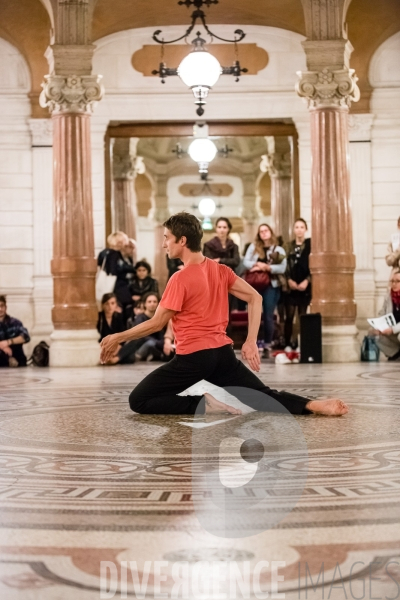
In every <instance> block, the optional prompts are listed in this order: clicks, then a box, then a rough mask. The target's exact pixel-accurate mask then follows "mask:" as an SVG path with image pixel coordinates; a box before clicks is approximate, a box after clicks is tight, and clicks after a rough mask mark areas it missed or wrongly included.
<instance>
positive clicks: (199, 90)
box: [152, 0, 247, 117]
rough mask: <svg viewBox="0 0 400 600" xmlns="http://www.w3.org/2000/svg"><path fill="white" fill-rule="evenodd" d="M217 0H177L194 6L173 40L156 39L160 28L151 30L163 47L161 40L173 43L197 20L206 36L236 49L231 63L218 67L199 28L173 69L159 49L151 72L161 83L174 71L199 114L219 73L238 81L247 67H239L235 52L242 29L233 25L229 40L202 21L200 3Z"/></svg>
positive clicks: (203, 18)
mask: <svg viewBox="0 0 400 600" xmlns="http://www.w3.org/2000/svg"><path fill="white" fill-rule="evenodd" d="M218 3H219V0H184V1H182V0H180V2H178V4H179V5H183V4H184V5H185V6H187V7H188V8H189V7H190V6H194V7H195V10H194V11H193V12H192V16H191V19H192V22H191V24H190V26H189V27H188V28H187V30H186V31H185V33H184V34H183V35H182V36H180V37H178V38H176V39H175V40H169V41H165V40H164V38H162V39H160V37H159V35H160V33H161V29H157V31H155V32H154V34H153V40H154V41H155V42H157V43H158V44H161V45H162V47H164V44H174V43H175V42H179V41H180V40H183V39H185V40H187V38H188V36H189V35H190V34H191V32H192V31H193V29H194V26H195V25H196V23H197V21H199V22H200V23H201V24H202V25H203V27H204V29H205V30H206V32H207V34H208V35H209V36H210V38H211V41H212V39H213V38H216V39H217V40H221V41H222V42H230V43H232V44H235V49H236V60H235V61H234V63H233V65H232V66H231V67H221V65H220V64H219V62H218V60H217V59H216V58H215V56H212V54H210V53H209V52H208V50H206V48H205V45H206V40H204V39H203V38H202V37H201V33H200V31H198V32H197V33H196V37H195V38H194V40H192V42H191V43H192V44H193V50H192V51H191V52H190V53H189V54H188V55H187V56H185V58H184V59H183V60H182V61H181V63H180V65H179V67H178V68H177V69H171V68H169V67H167V65H166V63H165V62H164V61H163V56H164V53H163V51H162V53H161V62H160V67H159V70H158V71H156V70H155V71H152V73H153V75H159V76H160V78H161V83H165V79H166V78H167V77H170V76H172V75H178V76H179V77H180V78H181V80H182V81H183V83H184V84H186V85H187V86H188V87H189V88H190V89H191V90H192V92H193V95H194V97H195V104H196V105H197V110H196V113H197V114H198V115H199V116H200V117H201V116H202V115H203V114H204V108H203V107H204V105H205V104H206V98H207V95H208V92H209V91H210V89H211V88H212V87H213V86H214V85H215V84H216V83H217V81H218V79H219V77H220V75H233V76H234V77H235V81H239V77H240V75H241V73H247V69H242V68H241V66H240V62H239V59H238V56H237V43H238V42H240V41H241V40H242V39H243V38H244V37H245V35H246V34H245V33H244V32H243V31H242V29H236V30H235V31H234V34H235V37H234V39H233V40H228V39H225V38H222V37H220V36H218V35H216V34H215V33H213V32H212V31H211V30H210V28H209V27H208V25H207V23H206V15H205V13H204V11H203V10H202V7H203V5H206V6H207V7H209V6H210V5H211V4H218Z"/></svg>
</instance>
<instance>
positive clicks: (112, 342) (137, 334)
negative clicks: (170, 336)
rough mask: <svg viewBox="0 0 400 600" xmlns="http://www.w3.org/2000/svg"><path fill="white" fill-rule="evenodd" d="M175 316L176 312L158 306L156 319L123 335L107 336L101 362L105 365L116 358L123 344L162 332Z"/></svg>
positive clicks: (103, 342)
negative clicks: (115, 355) (119, 347)
mask: <svg viewBox="0 0 400 600" xmlns="http://www.w3.org/2000/svg"><path fill="white" fill-rule="evenodd" d="M174 314H175V311H173V310H169V309H167V308H163V307H162V306H161V305H158V307H157V310H156V312H155V315H154V317H152V318H151V319H149V320H148V321H145V322H144V323H141V324H140V325H136V326H135V327H132V328H131V329H127V330H126V331H123V332H122V333H114V334H113V335H107V336H106V337H105V338H104V339H103V341H102V342H101V344H100V347H101V352H100V362H101V363H103V364H104V363H106V362H107V361H108V360H110V359H111V358H112V357H113V356H114V354H115V351H116V349H117V347H118V345H119V344H123V343H124V342H130V341H132V340H138V339H140V338H142V337H146V336H148V335H151V334H152V333H155V332H156V331H161V329H163V328H164V327H165V326H166V324H167V323H168V321H169V320H170V319H172V317H173V316H174Z"/></svg>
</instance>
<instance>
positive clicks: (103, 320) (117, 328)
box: [97, 294, 126, 342]
mask: <svg viewBox="0 0 400 600" xmlns="http://www.w3.org/2000/svg"><path fill="white" fill-rule="evenodd" d="M101 307H102V311H101V312H99V319H98V321H97V331H98V332H99V334H100V339H99V342H101V341H102V339H103V338H105V337H106V336H107V335H111V334H113V333H121V332H122V331H125V329H126V327H125V323H124V318H123V316H122V314H121V313H120V312H119V310H121V309H119V307H118V303H117V296H116V295H115V294H104V296H103V297H102V299H101Z"/></svg>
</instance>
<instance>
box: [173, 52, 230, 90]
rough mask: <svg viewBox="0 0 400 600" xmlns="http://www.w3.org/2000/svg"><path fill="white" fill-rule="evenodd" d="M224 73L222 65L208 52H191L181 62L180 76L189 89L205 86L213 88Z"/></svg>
mask: <svg viewBox="0 0 400 600" xmlns="http://www.w3.org/2000/svg"><path fill="white" fill-rule="evenodd" d="M221 73H222V69H221V65H220V64H219V62H218V61H217V59H216V58H215V56H213V55H212V54H210V53H209V52H207V51H206V50H197V51H194V52H191V53H190V54H188V55H187V56H185V58H184V59H183V60H182V61H181V64H180V65H179V67H178V75H179V77H180V78H181V79H182V81H183V83H184V84H185V85H187V86H188V87H189V88H192V87H199V86H201V87H202V86H204V87H207V88H212V87H213V85H215V84H216V83H217V81H218V79H219V76H220V75H221Z"/></svg>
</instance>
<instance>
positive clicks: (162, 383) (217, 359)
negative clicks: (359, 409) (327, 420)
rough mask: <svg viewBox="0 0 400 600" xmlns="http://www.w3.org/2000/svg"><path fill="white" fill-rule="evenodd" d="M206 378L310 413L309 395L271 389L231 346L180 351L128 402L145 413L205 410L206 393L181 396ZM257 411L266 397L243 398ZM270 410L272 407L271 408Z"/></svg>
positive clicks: (220, 385)
mask: <svg viewBox="0 0 400 600" xmlns="http://www.w3.org/2000/svg"><path fill="white" fill-rule="evenodd" d="M202 379H206V380H207V381H209V382H210V383H212V384H214V385H217V386H219V387H244V388H249V389H252V390H258V391H260V392H262V393H263V394H267V396H269V397H270V398H271V397H272V398H274V399H275V400H277V401H278V402H280V404H282V405H283V406H284V407H285V408H286V409H287V410H288V411H289V412H291V413H292V414H295V415H301V414H309V413H310V411H308V410H307V409H306V408H305V406H306V404H307V402H309V400H308V398H303V397H302V396H296V395H295V394H290V393H289V392H278V391H276V390H271V389H270V388H269V387H267V386H266V385H264V384H263V382H262V381H261V380H260V379H258V377H256V375H254V373H252V372H251V371H250V370H249V369H248V368H247V367H245V365H244V364H243V363H242V362H241V361H240V360H238V359H237V358H236V356H235V353H234V351H233V349H232V346H231V345H227V346H222V347H221V348H214V349H211V350H200V351H199V352H193V353H192V354H178V355H176V356H175V357H174V358H173V359H172V360H171V362H169V363H167V364H165V365H162V366H161V367H159V368H158V369H156V370H155V371H153V372H152V373H150V374H149V375H147V377H145V379H143V381H141V382H140V383H139V385H137V386H136V387H135V389H134V390H133V391H132V392H131V394H130V396H129V405H130V407H131V409H132V410H133V411H135V412H138V413H142V414H154V415H157V414H162V415H184V414H189V415H193V414H195V412H196V411H197V412H198V413H204V412H205V399H204V396H201V395H200V396H178V395H177V394H180V393H181V392H183V391H184V390H186V389H187V388H188V387H190V386H192V385H194V384H195V383H197V382H198V381H201V380H202ZM240 400H241V401H242V402H245V403H246V404H247V405H248V406H251V408H253V409H254V410H258V411H265V410H268V409H267V407H266V404H268V402H267V398H266V399H265V402H264V400H263V399H260V398H254V397H251V395H250V394H249V398H247V399H245V398H242V397H241V398H240ZM269 410H270V409H269Z"/></svg>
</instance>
